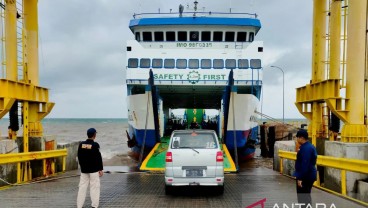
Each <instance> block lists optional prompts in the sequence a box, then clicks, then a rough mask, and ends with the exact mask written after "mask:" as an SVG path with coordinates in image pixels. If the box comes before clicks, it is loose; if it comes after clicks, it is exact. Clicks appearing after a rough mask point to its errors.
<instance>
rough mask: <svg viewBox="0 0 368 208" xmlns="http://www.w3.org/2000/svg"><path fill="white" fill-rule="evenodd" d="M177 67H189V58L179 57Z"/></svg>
mask: <svg viewBox="0 0 368 208" xmlns="http://www.w3.org/2000/svg"><path fill="white" fill-rule="evenodd" d="M176 68H178V69H186V68H187V60H186V59H178V60H176Z"/></svg>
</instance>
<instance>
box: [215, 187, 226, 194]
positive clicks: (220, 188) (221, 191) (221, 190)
mask: <svg viewBox="0 0 368 208" xmlns="http://www.w3.org/2000/svg"><path fill="white" fill-rule="evenodd" d="M217 190H218V191H217V193H218V194H219V195H223V194H224V190H225V184H224V185H222V186H219V187H217Z"/></svg>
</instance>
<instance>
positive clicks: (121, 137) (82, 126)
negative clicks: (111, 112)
mask: <svg viewBox="0 0 368 208" xmlns="http://www.w3.org/2000/svg"><path fill="white" fill-rule="evenodd" d="M8 126H9V119H7V118H3V119H0V134H1V136H3V137H5V136H7V132H8ZM42 126H43V133H44V135H45V136H48V135H54V136H56V141H57V143H70V142H76V141H84V140H86V139H87V129H89V128H95V129H96V130H97V137H96V140H95V141H96V142H98V143H99V144H100V151H101V154H102V157H103V158H104V159H110V158H112V157H114V156H116V155H123V154H127V152H128V150H129V148H128V146H127V137H126V133H125V131H126V130H127V128H128V120H127V119H110V118H106V119H105V118H98V119H90V118H82V119H79V118H71V119H69V118H46V119H43V120H42ZM22 135H23V131H22V126H21V124H20V130H19V131H18V136H22Z"/></svg>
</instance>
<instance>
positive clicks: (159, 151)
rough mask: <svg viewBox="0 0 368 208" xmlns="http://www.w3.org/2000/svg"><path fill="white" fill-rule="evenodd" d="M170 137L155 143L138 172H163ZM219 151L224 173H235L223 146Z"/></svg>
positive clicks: (227, 152)
mask: <svg viewBox="0 0 368 208" xmlns="http://www.w3.org/2000/svg"><path fill="white" fill-rule="evenodd" d="M169 140H170V137H162V138H161V142H159V143H157V144H156V145H155V146H154V148H153V149H152V150H151V152H150V153H149V154H148V155H147V157H146V158H145V159H144V161H143V163H142V165H141V166H140V170H142V171H158V172H163V171H165V156H166V152H167V148H168V145H169ZM221 149H222V152H223V154H224V171H225V172H228V173H231V172H236V171H237V170H236V166H235V163H234V161H233V159H232V157H231V155H230V152H229V150H228V149H227V147H226V145H225V144H221Z"/></svg>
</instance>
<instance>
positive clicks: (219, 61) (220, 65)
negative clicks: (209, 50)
mask: <svg viewBox="0 0 368 208" xmlns="http://www.w3.org/2000/svg"><path fill="white" fill-rule="evenodd" d="M213 68H215V69H223V68H224V60H222V59H214V60H213Z"/></svg>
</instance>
